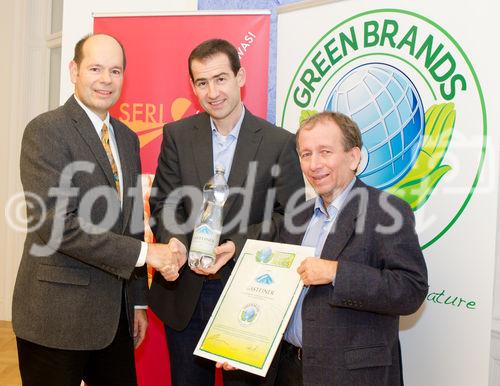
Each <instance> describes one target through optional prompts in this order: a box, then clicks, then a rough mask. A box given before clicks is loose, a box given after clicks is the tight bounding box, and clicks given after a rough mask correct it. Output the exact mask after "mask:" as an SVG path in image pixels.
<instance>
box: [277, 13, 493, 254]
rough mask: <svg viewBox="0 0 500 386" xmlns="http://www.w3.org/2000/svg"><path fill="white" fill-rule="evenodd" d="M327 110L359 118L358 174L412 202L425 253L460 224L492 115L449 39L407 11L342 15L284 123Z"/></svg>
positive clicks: (306, 69)
mask: <svg viewBox="0 0 500 386" xmlns="http://www.w3.org/2000/svg"><path fill="white" fill-rule="evenodd" d="M323 110H329V111H339V112H342V113H344V114H346V115H348V116H350V117H351V118H352V119H353V120H354V121H356V123H357V124H358V126H359V128H360V130H361V134H362V137H363V149H362V161H361V165H360V167H359V170H358V177H359V178H360V179H361V180H363V181H364V182H365V183H366V184H368V185H371V186H375V187H377V188H379V189H383V190H385V191H387V192H389V193H392V194H394V195H396V196H398V197H400V198H402V199H403V200H405V201H406V202H408V204H409V205H410V206H411V208H412V209H413V211H414V212H415V217H416V220H417V224H416V225H417V231H418V233H419V238H420V241H421V243H422V248H423V249H424V248H426V247H428V246H430V245H432V244H433V243H435V242H436V241H437V240H438V239H439V238H441V237H442V236H443V235H444V234H445V233H446V232H447V231H448V230H449V229H450V228H451V227H452V226H453V225H454V224H455V222H456V221H457V220H458V218H459V217H460V215H461V214H462V212H463V211H464V210H465V208H466V206H467V204H468V203H469V201H470V200H471V198H472V195H473V194H474V191H475V189H476V186H477V184H478V181H479V178H480V176H481V171H482V169H483V165H484V161H485V156H486V140H487V121H486V118H487V114H486V107H485V102H484V96H483V93H482V89H481V85H480V82H479V79H478V76H477V74H476V71H475V69H474V66H473V63H472V61H471V60H470V58H469V57H468V56H467V52H466V49H464V48H463V47H462V46H460V43H459V42H458V41H457V40H455V38H454V37H453V36H452V33H450V32H448V31H446V30H445V29H444V28H443V27H442V26H440V25H439V24H437V23H436V22H435V21H433V20H431V19H429V18H427V17H425V16H423V15H420V14H417V13H415V12H411V11H408V10H402V9H375V10H370V11H367V12H363V13H360V14H356V15H345V18H344V20H342V21H340V23H338V24H336V25H332V26H330V28H327V29H326V32H325V33H324V34H323V35H322V36H318V37H317V40H316V42H314V43H313V44H312V45H311V46H310V47H308V52H307V53H306V54H305V56H304V57H303V60H302V61H301V62H300V65H299V66H298V67H297V68H296V70H295V71H294V74H293V78H292V79H291V80H290V83H289V87H288V90H287V93H286V96H285V100H284V104H283V110H282V111H281V120H278V121H279V122H278V123H279V125H280V126H282V127H288V128H293V127H298V125H299V123H300V122H301V121H302V120H304V119H306V118H307V117H309V116H311V115H313V114H315V113H317V112H319V111H323Z"/></svg>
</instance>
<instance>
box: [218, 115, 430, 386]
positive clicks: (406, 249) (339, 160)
mask: <svg viewBox="0 0 500 386" xmlns="http://www.w3.org/2000/svg"><path fill="white" fill-rule="evenodd" d="M361 146H362V141H361V134H360V132H359V129H358V127H357V125H356V124H355V123H354V122H353V121H352V120H351V119H350V118H349V117H347V116H345V115H343V114H340V113H333V112H324V113H320V114H317V115H314V116H312V117H311V118H309V119H308V120H306V121H305V122H304V123H302V125H301V126H300V128H299V131H298V132H297V151H298V153H299V159H300V165H301V168H302V171H303V172H304V175H305V176H306V178H307V180H308V181H309V182H310V184H311V185H312V187H313V188H314V190H315V191H316V193H318V197H317V198H316V199H313V200H311V201H309V202H308V203H309V205H308V206H307V207H306V208H305V209H302V210H299V211H298V213H295V214H294V215H293V216H291V217H288V215H287V217H285V220H286V221H285V223H284V226H283V227H280V235H279V239H280V241H281V242H284V243H290V244H302V245H307V246H312V247H315V257H309V258H307V259H305V260H304V261H303V262H302V263H301V265H300V266H299V268H298V272H299V274H300V276H301V278H302V281H303V282H304V284H305V287H304V290H303V291H302V293H301V296H300V298H299V301H298V303H297V306H296V308H295V310H294V313H293V315H292V318H291V320H290V323H289V325H288V327H287V329H286V332H285V335H284V340H283V341H282V345H281V352H280V354H279V364H278V375H277V380H276V383H275V384H276V385H280V386H299V385H307V386H313V385H314V386H320V385H332V386H353V385H356V386H368V385H369V386H399V385H402V384H403V377H402V372H401V369H402V366H401V351H400V344H399V337H398V332H399V316H400V315H407V314H411V313H413V312H415V311H416V310H417V309H418V308H419V307H420V305H421V304H422V302H423V300H424V299H425V296H426V294H427V290H428V285H427V270H426V265H425V261H424V258H423V255H422V252H421V249H420V246H419V242H418V238H417V235H416V233H415V220H414V216H413V212H412V211H411V209H410V207H409V206H408V204H407V203H406V202H404V201H402V200H400V199H399V198H397V197H395V196H392V195H389V194H387V193H384V192H382V191H380V190H377V189H375V188H372V187H369V186H367V185H365V184H364V183H363V182H361V181H360V180H359V179H357V178H356V170H357V168H358V165H359V163H360V152H361V150H360V149H361ZM276 359H278V358H276ZM225 367H226V366H225Z"/></svg>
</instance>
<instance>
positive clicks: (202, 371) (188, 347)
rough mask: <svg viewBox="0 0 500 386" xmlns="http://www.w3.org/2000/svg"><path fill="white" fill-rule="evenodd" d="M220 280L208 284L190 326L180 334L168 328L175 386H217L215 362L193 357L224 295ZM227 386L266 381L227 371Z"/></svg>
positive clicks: (171, 369) (205, 283)
mask: <svg viewBox="0 0 500 386" xmlns="http://www.w3.org/2000/svg"><path fill="white" fill-rule="evenodd" d="M222 289H223V284H222V282H221V281H220V280H205V282H204V284H203V288H202V290H201V295H200V299H199V300H198V304H197V305H196V309H195V310H194V314H193V316H192V318H191V320H190V322H189V324H188V326H187V327H186V328H185V329H184V330H182V331H176V330H174V329H172V328H170V327H168V326H167V325H165V335H166V337H167V345H168V351H169V354H170V372H171V375H172V386H213V385H214V382H215V362H213V361H210V360H208V359H205V358H201V357H198V356H196V355H194V354H193V351H194V349H195V348H196V345H197V343H198V341H199V339H200V337H201V334H202V333H203V330H204V329H205V326H206V325H207V323H208V320H209V319H210V316H211V315H212V311H213V310H214V308H215V305H216V304H217V300H219V297H220V295H221V293H222ZM223 379H224V386H254V385H256V386H257V385H261V382H263V381H264V378H262V377H259V376H257V375H253V374H250V373H246V372H244V371H223Z"/></svg>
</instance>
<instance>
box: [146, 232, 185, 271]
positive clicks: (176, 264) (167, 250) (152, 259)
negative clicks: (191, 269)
mask: <svg viewBox="0 0 500 386" xmlns="http://www.w3.org/2000/svg"><path fill="white" fill-rule="evenodd" d="M186 261H187V250H186V246H185V245H184V244H183V243H182V242H180V241H179V240H178V239H176V238H175V237H172V238H171V239H170V241H169V242H168V244H159V243H158V244H152V243H149V244H148V253H147V255H146V263H147V264H148V265H150V266H151V267H153V268H154V269H155V270H156V271H158V272H160V273H161V274H162V276H163V277H164V278H165V280H167V281H174V280H176V279H177V278H178V277H179V271H180V269H181V268H182V266H183V265H184V264H185V263H186Z"/></svg>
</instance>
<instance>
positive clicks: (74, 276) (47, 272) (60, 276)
mask: <svg viewBox="0 0 500 386" xmlns="http://www.w3.org/2000/svg"><path fill="white" fill-rule="evenodd" d="M36 278H37V279H38V280H40V281H47V282H51V283H61V284H73V285H89V283H90V273H89V271H87V270H84V269H79V268H70V267H59V266H56V265H47V264H39V265H38V271H37V273H36Z"/></svg>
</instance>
